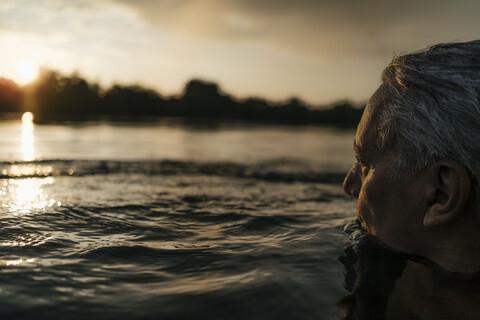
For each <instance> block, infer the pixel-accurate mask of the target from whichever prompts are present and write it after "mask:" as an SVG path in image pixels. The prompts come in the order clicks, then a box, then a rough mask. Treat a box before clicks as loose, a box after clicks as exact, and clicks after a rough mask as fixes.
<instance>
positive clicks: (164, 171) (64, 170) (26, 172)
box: [0, 160, 345, 201]
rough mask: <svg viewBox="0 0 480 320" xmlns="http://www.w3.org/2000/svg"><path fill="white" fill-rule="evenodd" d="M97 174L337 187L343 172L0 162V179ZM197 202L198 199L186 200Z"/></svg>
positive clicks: (266, 166) (279, 164)
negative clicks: (203, 177)
mask: <svg viewBox="0 0 480 320" xmlns="http://www.w3.org/2000/svg"><path fill="white" fill-rule="evenodd" d="M100 174H146V175H211V176H215V175H217V176H230V177H235V178H251V179H258V180H265V181H269V182H320V183H341V182H342V181H343V179H344V176H345V173H344V172H325V171H321V170H315V169H312V168H311V166H310V165H309V164H307V163H300V162H288V161H281V160H280V161H279V160H276V161H269V162H263V163H257V164H239V163H232V162H214V163H212V162H208V163H204V162H194V161H174V160H160V161H110V160H108V161H98V160H36V161H28V162H26V161H19V162H3V163H2V162H0V179H16V178H17V179H18V178H21V179H25V178H43V177H48V176H88V175H100ZM190 200H191V201H201V199H190Z"/></svg>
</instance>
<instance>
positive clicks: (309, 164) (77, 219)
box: [0, 116, 355, 319]
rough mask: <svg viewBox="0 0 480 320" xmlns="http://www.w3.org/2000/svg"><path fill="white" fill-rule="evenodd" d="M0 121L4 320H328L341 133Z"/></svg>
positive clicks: (340, 201) (345, 143) (336, 296)
mask: <svg viewBox="0 0 480 320" xmlns="http://www.w3.org/2000/svg"><path fill="white" fill-rule="evenodd" d="M30 120H31V119H29V117H28V116H27V117H24V121H23V123H22V122H21V121H4V122H2V123H0V160H1V161H3V162H2V163H1V168H0V174H1V176H2V179H1V180H0V184H1V185H0V193H1V195H2V201H1V207H0V210H1V219H0V227H1V230H2V232H1V233H0V252H1V254H0V301H1V302H0V314H1V315H2V318H6V319H57V318H61V319H338V318H339V317H340V316H339V311H338V308H339V307H338V305H337V304H338V302H339V301H340V300H341V299H342V297H344V296H345V295H346V294H347V291H346V290H345V289H344V280H345V279H344V273H345V267H344V265H343V264H342V263H341V262H340V261H339V257H341V256H342V255H344V250H345V248H346V246H347V243H348V241H349V240H348V239H346V236H345V234H344V232H343V231H342V229H343V228H344V226H345V225H346V224H348V223H349V222H351V221H352V220H353V219H354V216H355V203H354V201H352V200H351V199H350V198H349V197H348V196H346V195H345V194H344V193H343V190H342V188H341V182H342V180H343V177H344V175H345V173H346V171H347V170H348V169H349V167H350V166H351V164H352V162H353V152H352V141H353V136H354V131H353V130H340V129H332V128H319V127H287V126H273V125H262V126H260V125H245V124H236V123H227V124H211V123H210V124H209V123H203V124H198V123H197V124H195V125H192V124H189V125H185V124H179V123H171V121H169V122H167V121H163V122H158V123H152V124H148V125H145V124H142V125H140V124H118V123H117V124H112V123H87V124H69V125H35V126H34V125H33V124H32V123H31V121H30Z"/></svg>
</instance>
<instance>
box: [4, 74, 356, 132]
mask: <svg viewBox="0 0 480 320" xmlns="http://www.w3.org/2000/svg"><path fill="white" fill-rule="evenodd" d="M24 111H32V112H34V113H35V119H36V121H37V122H49V121H81V120H92V119H100V118H105V117H109V118H110V119H112V120H115V119H122V120H148V119H152V118H156V117H162V116H170V117H187V118H217V119H245V120H261V121H272V122H281V123H291V124H307V123H311V124H315V123H318V124H328V125H337V126H355V125H356V124H357V123H358V121H359V119H360V117H361V114H362V112H363V110H362V109H359V108H355V107H353V106H351V105H350V104H348V103H344V104H340V105H337V106H334V107H333V108H330V109H325V108H323V109H320V108H315V109H314V108H311V107H308V106H307V105H306V104H305V103H303V102H302V101H301V100H299V99H296V98H293V99H290V100H289V101H286V102H284V103H277V104H274V103H271V102H268V101H266V100H263V99H258V98H250V99H247V100H244V101H239V100H237V99H235V98H233V97H232V96H230V95H227V94H225V93H223V92H222V91H221V90H220V89H219V87H218V85H217V84H215V83H209V82H204V81H201V80H192V81H190V82H188V83H187V85H186V86H185V89H184V91H183V92H182V93H181V94H180V95H179V96H175V97H163V96H161V95H160V94H158V93H157V92H156V91H154V90H149V89H146V88H143V87H141V86H121V85H114V86H112V87H110V88H109V89H107V90H102V89H101V88H100V87H99V86H98V85H96V84H90V83H88V82H87V81H86V80H85V79H83V78H81V77H80V76H78V75H76V74H73V75H71V76H64V75H61V74H59V73H57V72H55V71H50V70H44V71H43V72H42V73H41V75H40V77H39V78H38V79H37V80H36V81H35V82H34V83H32V84H30V85H29V86H27V87H24V88H20V87H18V86H17V85H16V84H15V83H14V82H13V81H11V80H7V79H1V78H0V112H24Z"/></svg>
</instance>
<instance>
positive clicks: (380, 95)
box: [355, 84, 392, 151]
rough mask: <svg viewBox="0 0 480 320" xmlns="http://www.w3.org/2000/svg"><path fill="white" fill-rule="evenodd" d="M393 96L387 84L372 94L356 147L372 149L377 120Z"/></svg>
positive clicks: (360, 127) (358, 130) (362, 120)
mask: <svg viewBox="0 0 480 320" xmlns="http://www.w3.org/2000/svg"><path fill="white" fill-rule="evenodd" d="M391 97H392V94H391V90H390V89H389V88H388V86H387V85H386V84H382V85H381V86H380V87H379V88H378V89H377V91H375V93H374V94H373V95H372V97H371V98H370V100H369V101H368V103H367V105H366V107H365V110H364V111H363V115H362V118H361V120H360V123H359V124H358V127H357V134H356V136H355V146H356V148H361V149H366V148H368V149H370V148H372V147H373V146H375V145H376V122H377V119H378V117H379V116H380V114H381V112H382V110H383V107H384V106H385V104H386V103H387V102H388V101H389V100H390V99H391ZM364 151H366V150H364Z"/></svg>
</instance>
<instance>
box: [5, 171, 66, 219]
mask: <svg viewBox="0 0 480 320" xmlns="http://www.w3.org/2000/svg"><path fill="white" fill-rule="evenodd" d="M54 181H55V180H54V179H53V178H52V177H48V178H28V179H18V180H17V179H9V180H6V181H4V182H3V186H2V189H1V196H3V197H4V199H5V200H6V201H5V202H4V204H3V206H4V207H7V208H8V209H10V210H9V211H10V212H12V213H13V215H15V216H18V215H24V214H30V213H33V212H34V211H37V210H43V209H46V208H49V207H52V206H55V205H58V206H59V205H61V203H60V202H58V201H56V200H54V199H50V198H49V196H48V194H47V193H46V192H45V190H44V186H45V185H50V184H53V183H54Z"/></svg>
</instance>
